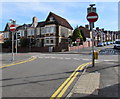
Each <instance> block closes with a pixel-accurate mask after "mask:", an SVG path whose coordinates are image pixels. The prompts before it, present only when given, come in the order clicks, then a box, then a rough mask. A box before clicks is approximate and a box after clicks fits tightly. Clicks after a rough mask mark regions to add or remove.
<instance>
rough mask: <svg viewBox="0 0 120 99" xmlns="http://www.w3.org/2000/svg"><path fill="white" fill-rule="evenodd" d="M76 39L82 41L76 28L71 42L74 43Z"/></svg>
mask: <svg viewBox="0 0 120 99" xmlns="http://www.w3.org/2000/svg"><path fill="white" fill-rule="evenodd" d="M77 38H80V40H81V41H83V37H82V35H81V32H80V29H79V28H78V26H77V27H76V28H75V30H74V31H73V35H72V41H73V42H75V41H76V39H77Z"/></svg>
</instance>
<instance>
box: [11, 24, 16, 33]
mask: <svg viewBox="0 0 120 99" xmlns="http://www.w3.org/2000/svg"><path fill="white" fill-rule="evenodd" d="M15 29H16V27H15V25H14V24H12V25H11V26H10V31H11V32H12V31H15Z"/></svg>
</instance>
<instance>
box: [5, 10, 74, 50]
mask: <svg viewBox="0 0 120 99" xmlns="http://www.w3.org/2000/svg"><path fill="white" fill-rule="evenodd" d="M9 26H10V24H7V25H6V27H5V30H4V34H5V37H6V39H8V38H10V37H11V35H10V31H9ZM72 30H73V28H72V27H71V25H70V24H69V23H68V21H67V20H66V19H64V18H62V17H61V16H58V15H56V14H54V13H52V12H50V13H49V15H48V16H47V18H46V20H45V21H42V22H38V19H37V17H33V19H32V23H31V24H23V25H17V28H16V31H17V32H19V33H20V39H22V38H28V39H29V41H30V43H29V47H31V48H32V49H31V51H32V50H34V51H48V50H49V47H53V49H54V51H61V50H62V49H66V50H67V47H68V38H69V37H70V36H71V35H72ZM20 39H19V40H18V42H20ZM31 42H34V44H31ZM18 46H20V45H18ZM29 47H28V49H29Z"/></svg>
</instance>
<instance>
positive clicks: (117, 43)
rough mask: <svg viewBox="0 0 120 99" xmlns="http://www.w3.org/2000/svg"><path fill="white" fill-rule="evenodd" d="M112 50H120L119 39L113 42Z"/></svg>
mask: <svg viewBox="0 0 120 99" xmlns="http://www.w3.org/2000/svg"><path fill="white" fill-rule="evenodd" d="M114 48H115V49H120V39H116V40H115V44H114Z"/></svg>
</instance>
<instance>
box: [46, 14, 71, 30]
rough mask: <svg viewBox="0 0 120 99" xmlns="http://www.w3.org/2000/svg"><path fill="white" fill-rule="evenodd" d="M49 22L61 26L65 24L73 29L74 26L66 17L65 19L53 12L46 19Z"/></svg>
mask: <svg viewBox="0 0 120 99" xmlns="http://www.w3.org/2000/svg"><path fill="white" fill-rule="evenodd" d="M48 22H51V23H52V22H53V23H57V24H59V25H61V26H64V27H66V28H69V29H72V30H73V28H72V26H71V25H70V24H69V23H68V21H67V20H66V19H64V18H62V17H60V16H58V15H56V14H54V13H52V12H50V13H49V15H48V17H47V19H46V23H48Z"/></svg>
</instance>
